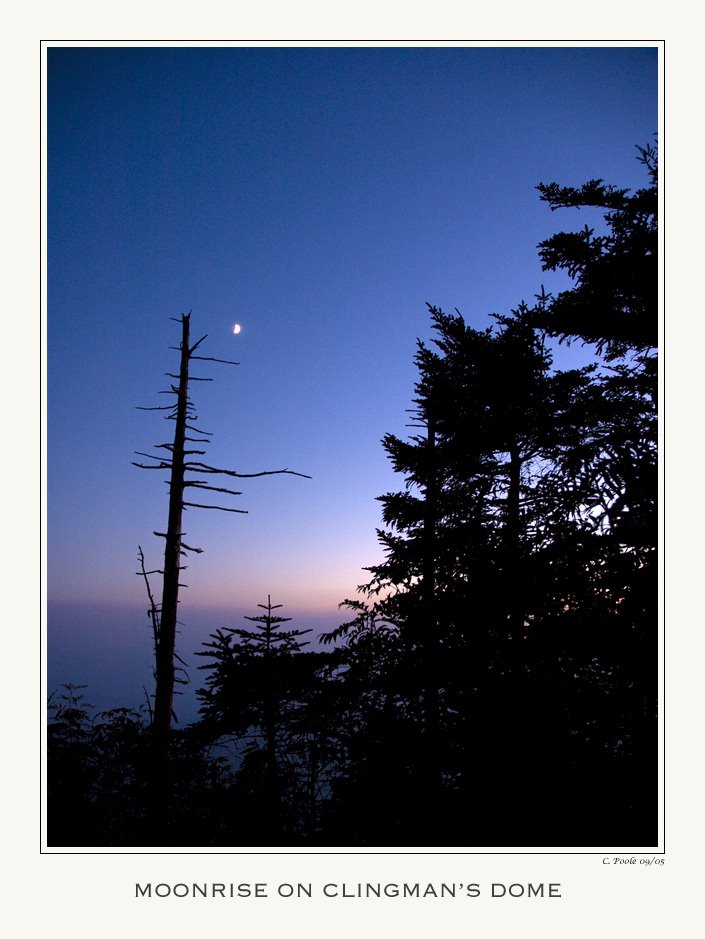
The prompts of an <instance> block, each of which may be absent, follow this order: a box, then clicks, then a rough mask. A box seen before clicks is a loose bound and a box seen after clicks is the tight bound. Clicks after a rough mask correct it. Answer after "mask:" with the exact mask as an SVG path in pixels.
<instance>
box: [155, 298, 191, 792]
mask: <svg viewBox="0 0 705 939" xmlns="http://www.w3.org/2000/svg"><path fill="white" fill-rule="evenodd" d="M181 323H182V338H181V368H180V370H179V387H178V390H177V406H176V427H175V430H174V444H173V449H172V451H171V479H170V483H169V487H170V488H169V519H168V523H167V530H166V544H165V548H164V580H163V592H162V606H161V619H160V627H159V642H158V644H157V652H156V693H155V701H154V722H153V739H154V756H155V775H156V777H157V784H158V785H162V786H164V785H165V784H166V782H167V779H168V760H169V732H170V730H171V717H172V712H173V706H174V652H175V646H176V617H177V609H178V602H179V573H180V568H181V563H180V562H181V517H182V514H183V508H184V472H185V469H184V459H185V457H184V449H185V446H186V422H187V414H188V380H189V375H188V370H189V325H190V314H188V313H187V314H184V316H183V317H182V319H181ZM163 797H166V792H164V794H163Z"/></svg>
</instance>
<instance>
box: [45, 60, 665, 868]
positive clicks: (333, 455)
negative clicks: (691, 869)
mask: <svg viewBox="0 0 705 939" xmlns="http://www.w3.org/2000/svg"><path fill="white" fill-rule="evenodd" d="M659 54H660V48H659V45H658V44H657V43H651V44H649V43H644V44H620V43H616V42H614V43H606V44H604V45H590V46H587V45H585V46H582V45H560V44H549V45H544V46H512V45H507V46H498V45H486V46H484V45H465V46H461V45H457V46H451V45H446V46H423V45H417V46H408V47H401V46H384V47H378V46H375V45H373V44H370V45H349V46H338V47H327V46H293V45H292V46H277V47H274V46H267V45H266V44H261V45H256V46H255V45H250V46H209V45H200V46H199V45H182V46H169V45H158V44H154V45H141V46H131V45H119V44H118V45H115V44H112V45H100V44H94V45H85V44H71V43H63V44H51V43H47V44H45V47H44V60H43V68H44V71H45V77H46V88H47V91H46V98H45V106H44V120H45V130H46V160H45V167H44V170H45V179H46V193H47V195H46V202H45V213H46V257H47V272H46V302H47V323H46V363H47V399H48V405H47V411H46V415H45V421H46V431H47V441H48V442H47V454H48V458H47V463H48V469H47V493H48V497H47V516H48V517H47V524H46V531H45V532H44V538H45V543H46V548H47V569H46V574H47V584H48V586H47V595H46V598H45V600H46V631H45V648H46V653H47V668H46V675H45V681H46V702H47V703H46V747H45V758H46V786H45V792H44V801H45V833H46V842H45V845H44V850H45V851H47V852H78V851H82V852H89V853H90V852H96V853H99V852H110V851H125V850H134V851H136V852H138V851H150V850H169V851H174V852H179V851H183V852H195V851H199V850H222V851H228V852H242V853H247V852H248V851H270V852H277V851H287V852H296V851H304V852H317V851H318V852H329V851H336V852H345V851H363V852H364V851H368V850H369V851H370V852H371V853H373V852H377V851H387V852H456V853H482V852H483V851H518V852H530V851H535V852H541V851H546V852H548V851H553V852H571V851H572V852H590V851H599V850H602V849H608V848H609V849H613V850H615V851H616V850H629V851H638V850H646V851H655V850H658V849H659V846H660V844H661V833H660V830H659V817H660V812H659V804H660V803H659V798H660V797H659V779H660V768H659V720H658V718H659V708H660V701H659V697H658V689H659V675H660V667H661V664H660V662H659V629H660V627H659V564H660V558H659V552H658V509H659V475H658V465H657V429H658V420H657V419H658V397H659V387H658V381H657V378H658V358H657V353H658V336H659V287H658V282H659V279H658V273H659V263H660V261H659V250H658V228H657V216H658V206H659V199H658V181H659V168H658V160H659V140H658V127H659V124H658V121H659V112H658V94H659Z"/></svg>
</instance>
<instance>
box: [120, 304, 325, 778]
mask: <svg viewBox="0 0 705 939" xmlns="http://www.w3.org/2000/svg"><path fill="white" fill-rule="evenodd" d="M190 321H191V312H190V311H189V312H188V313H184V314H182V315H181V317H179V319H176V320H175V322H179V323H181V344H180V345H179V346H178V347H172V348H177V351H179V352H180V354H181V364H180V368H179V372H178V374H174V373H172V372H167V373H166V374H167V375H168V376H169V377H170V378H173V379H175V380H176V382H178V384H172V385H171V387H170V389H169V390H168V391H165V392H162V393H163V394H170V395H174V396H175V402H174V404H170V405H165V406H161V407H147V408H139V410H143V411H168V412H169V413H168V414H166V415H165V417H166V419H167V420H170V421H174V424H175V426H174V437H173V441H172V442H171V443H161V444H157V446H156V449H157V450H165V451H166V453H167V455H166V456H161V455H156V454H152V453H142V452H140V451H136V452H137V455H138V456H142V457H146V458H147V459H148V460H150V461H152V462H150V463H134V464H133V465H134V466H137V467H139V468H140V469H150V470H162V471H167V472H168V473H169V482H168V485H169V514H168V520H167V527H166V531H165V532H154V534H155V535H157V536H158V537H161V538H164V567H163V569H162V570H159V571H145V569H144V564H143V563H142V569H141V571H139V572H138V573H139V575H140V576H143V577H144V578H145V581H146V582H147V585H148V592H149V594H150V611H151V612H150V616H151V619H152V624H153V627H154V633H155V670H154V672H155V681H156V691H155V698H154V712H153V716H152V736H153V746H154V756H155V776H157V777H160V778H161V783H162V784H163V783H164V781H165V780H166V777H167V767H168V754H169V738H170V734H171V724H172V717H173V709H174V686H175V683H176V681H177V678H176V668H175V660H176V659H178V656H177V655H176V627H177V610H178V604H179V587H180V586H182V584H181V582H180V576H181V571H182V570H184V569H185V565H184V564H182V560H183V558H184V557H186V556H187V554H188V553H189V552H195V553H198V554H200V553H201V550H202V549H201V548H195V547H192V546H191V545H188V544H186V542H185V541H184V540H183V535H184V532H183V531H182V516H183V512H184V509H186V508H195V509H216V510H218V511H221V512H238V513H243V514H246V510H244V509H236V508H229V507H227V506H222V505H211V504H204V503H201V502H191V501H187V499H186V491H187V490H188V489H195V490H198V491H206V492H216V493H222V494H225V495H229V496H239V495H241V493H240V492H238V491H236V490H234V489H228V488H226V487H224V486H215V485H212V484H211V483H212V482H213V481H214V477H218V478H220V477H234V478H238V479H241V478H254V477H256V476H272V475H278V474H289V475H292V476H302V477H304V478H305V479H310V477H309V476H306V475H305V474H304V473H296V472H294V471H293V470H288V469H282V470H266V471H262V472H258V473H239V472H236V471H235V470H229V469H220V468H218V467H215V466H210V465H209V464H207V463H204V462H202V461H201V460H200V459H198V458H199V457H202V456H204V455H205V453H206V451H205V450H200V449H194V448H192V447H189V444H193V443H196V444H208V443H209V440H208V438H209V437H211V436H212V433H211V432H210V431H205V430H202V429H201V428H199V427H198V426H197V423H196V422H197V420H198V417H197V415H196V413H195V410H194V406H193V403H192V401H191V399H190V397H189V382H191V381H212V380H213V379H212V378H200V377H196V376H193V375H190V373H189V368H190V365H191V363H192V362H194V361H202V362H220V363H223V364H225V365H237V364H238V363H237V362H230V361H228V360H227V359H216V358H213V357H211V356H203V355H196V354H195V353H196V350H197V349H198V348H199V346H200V345H201V343H202V342H203V341H204V340H205V339H206V338H207V337H206V336H202V337H201V338H200V339H199V340H198V341H197V342H195V343H194V344H193V345H191V341H190ZM192 474H197V476H199V477H205V478H202V479H199V478H193V477H192ZM209 480H210V482H209ZM140 556H141V549H140ZM140 560H141V562H142V560H143V559H142V556H141V557H140ZM155 573H156V574H161V575H162V599H161V604H160V605H157V604H156V603H155V602H154V599H153V597H152V595H151V591H150V590H149V582H148V580H147V575H148V574H155Z"/></svg>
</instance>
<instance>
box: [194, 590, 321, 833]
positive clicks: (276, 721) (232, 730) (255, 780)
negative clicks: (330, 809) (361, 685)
mask: <svg viewBox="0 0 705 939" xmlns="http://www.w3.org/2000/svg"><path fill="white" fill-rule="evenodd" d="M259 606H260V608H261V609H262V610H264V612H263V613H262V614H261V615H258V616H247V617H245V619H247V620H248V621H250V622H252V623H255V624H256V627H255V628H254V629H252V628H236V629H233V628H223V629H218V630H216V631H215V632H214V633H213V634H212V635H211V637H210V641H208V642H206V643H204V650H203V651H202V652H199V653H197V654H198V655H201V656H205V657H207V658H209V659H210V660H211V661H210V662H209V663H208V664H207V665H203V666H201V668H203V669H205V670H206V671H207V672H208V673H209V674H208V676H207V679H206V686H205V687H204V688H202V689H200V690H199V691H198V695H199V697H200V698H201V701H202V707H201V713H202V715H203V720H204V724H205V725H206V726H208V727H209V728H210V732H211V735H212V736H213V737H214V738H219V737H223V736H232V737H234V738H235V739H236V741H237V742H238V745H239V761H240V763H239V768H238V774H237V775H238V778H237V780H236V795H237V797H238V798H239V801H240V804H239V807H238V810H237V813H236V814H235V813H234V814H235V818H234V820H233V823H234V825H235V830H234V837H237V838H238V839H242V838H243V837H245V838H246V837H247V836H248V835H247V833H248V832H249V833H250V837H256V838H259V839H261V840H262V843H266V844H276V843H282V842H284V843H286V842H287V841H289V840H291V838H292V837H293V835H294V833H296V834H297V835H298V837H299V838H302V837H307V836H308V835H309V833H310V832H311V831H312V829H314V828H315V825H316V819H315V816H316V811H317V803H318V801H320V799H321V798H322V797H323V792H322V778H323V776H324V774H325V770H326V766H327V764H328V763H329V761H330V754H329V752H328V751H329V747H328V745H327V742H326V732H325V724H326V720H327V711H326V707H325V700H324V699H325V693H324V691H323V686H324V685H325V683H326V681H327V680H328V678H329V677H330V671H331V667H332V665H331V661H330V659H331V657H330V656H326V655H323V654H320V653H319V654H315V653H311V652H305V651H303V650H304V647H305V646H306V645H308V642H302V641H301V637H303V636H305V635H307V634H308V633H310V632H311V630H310V629H282V626H283V625H284V624H285V623H287V622H289V621H290V617H284V616H279V615H277V614H276V613H275V612H274V611H275V610H278V609H280V607H281V604H279V605H273V604H272V602H271V597H268V598H267V603H266V604H259ZM248 818H249V820H248ZM248 825H249V826H250V827H248ZM238 829H239V830H238ZM255 832H256V834H255ZM238 843H243V842H242V840H239V842H238Z"/></svg>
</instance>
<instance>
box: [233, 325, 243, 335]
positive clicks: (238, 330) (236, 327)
mask: <svg viewBox="0 0 705 939" xmlns="http://www.w3.org/2000/svg"><path fill="white" fill-rule="evenodd" d="M241 329H242V326H241V325H240V324H239V323H235V325H234V326H233V332H234V333H235V335H236V336H237V334H238V333H239V332H240V330H241Z"/></svg>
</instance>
